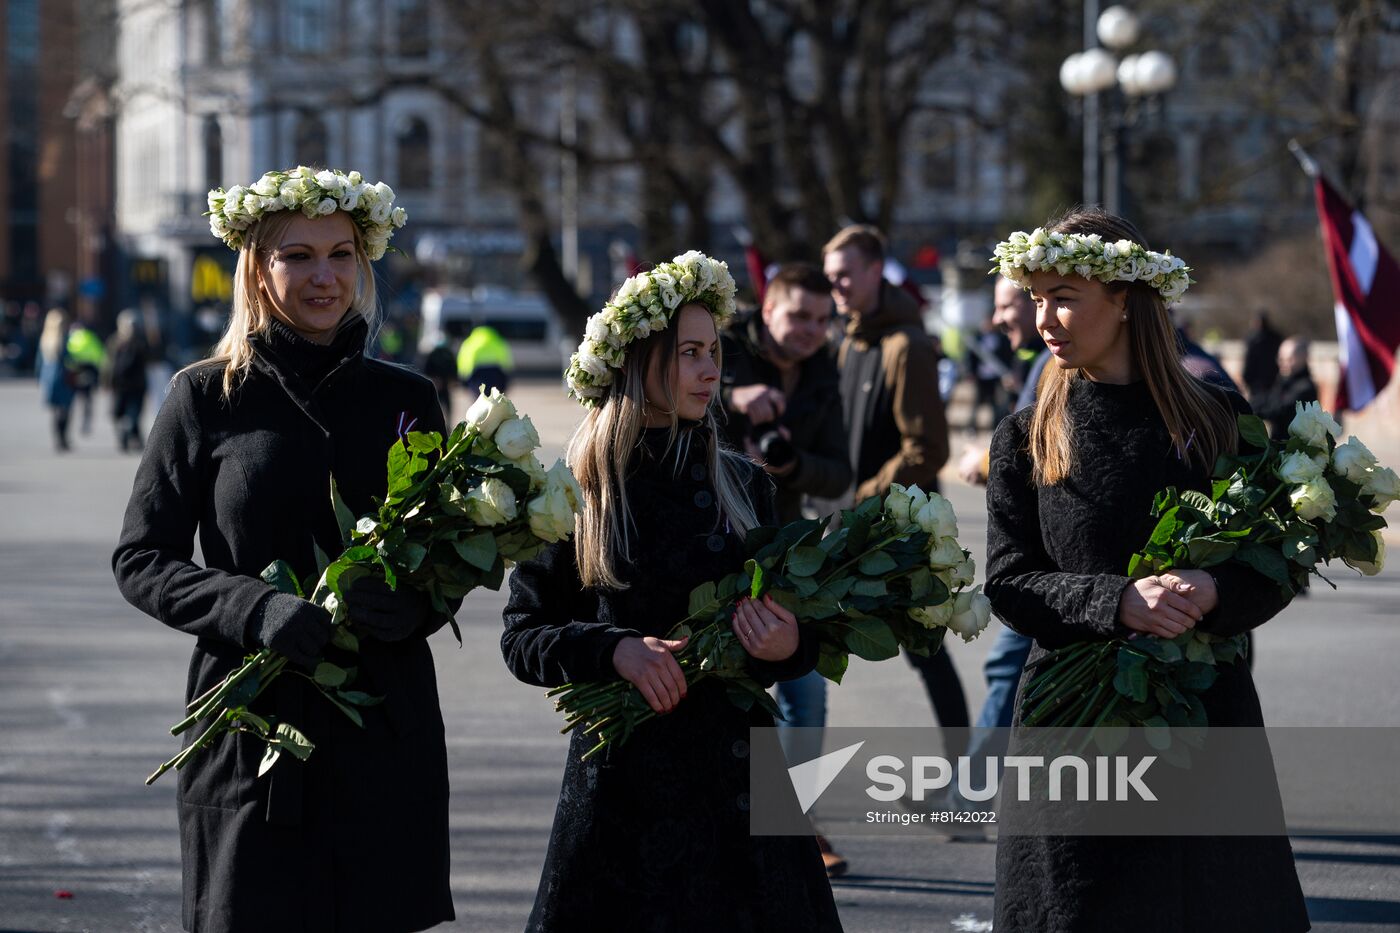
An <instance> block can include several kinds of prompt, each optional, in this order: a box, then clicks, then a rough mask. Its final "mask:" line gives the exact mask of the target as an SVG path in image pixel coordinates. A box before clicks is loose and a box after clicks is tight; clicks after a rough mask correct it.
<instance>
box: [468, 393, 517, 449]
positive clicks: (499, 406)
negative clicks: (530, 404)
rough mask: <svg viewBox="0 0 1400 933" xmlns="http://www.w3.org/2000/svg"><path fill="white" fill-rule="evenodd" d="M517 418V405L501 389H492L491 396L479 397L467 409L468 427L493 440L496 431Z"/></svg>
mask: <svg viewBox="0 0 1400 933" xmlns="http://www.w3.org/2000/svg"><path fill="white" fill-rule="evenodd" d="M514 417H515V405H513V404H512V403H511V400H510V399H508V398H506V397H505V396H504V395H502V394H501V390H500V389H492V390H491V392H490V394H487V395H478V396H477V397H476V401H475V402H472V406H471V407H470V408H468V409H467V417H466V422H467V427H469V428H476V429H477V431H478V432H479V433H480V434H481V436H482V437H484V438H487V439H488V440H489V439H490V438H492V437H493V436H494V435H495V433H496V429H497V428H499V427H500V426H501V425H502V424H503V423H504V422H506V421H509V420H510V419H511V418H514Z"/></svg>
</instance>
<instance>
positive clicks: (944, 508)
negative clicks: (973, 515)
mask: <svg viewBox="0 0 1400 933" xmlns="http://www.w3.org/2000/svg"><path fill="white" fill-rule="evenodd" d="M913 518H914V521H915V522H917V523H918V525H919V527H920V528H921V529H922V530H924V531H926V532H928V533H929V534H931V535H933V536H934V537H936V538H956V537H957V536H958V517H957V515H955V514H954V513H953V506H952V505H951V504H950V503H949V502H948V500H947V499H945V498H943V497H942V496H940V495H939V494H938V493H936V492H935V493H930V494H929V497H928V499H927V500H926V501H925V502H924V504H923V505H921V506H919V508H918V510H917V511H915V513H914V516H913Z"/></svg>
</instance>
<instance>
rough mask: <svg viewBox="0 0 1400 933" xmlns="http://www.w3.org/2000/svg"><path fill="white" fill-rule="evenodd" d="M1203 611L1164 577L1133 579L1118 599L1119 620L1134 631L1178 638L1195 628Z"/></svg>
mask: <svg viewBox="0 0 1400 933" xmlns="http://www.w3.org/2000/svg"><path fill="white" fill-rule="evenodd" d="M1207 576H1209V574H1207ZM1202 615H1204V613H1203V612H1202V611H1201V609H1200V607H1199V606H1197V605H1196V603H1194V602H1192V601H1191V600H1190V599H1189V598H1187V596H1185V595H1183V594H1182V593H1180V592H1178V591H1177V589H1176V583H1173V582H1169V581H1168V580H1167V579H1165V578H1163V577H1145V578H1143V579H1141V580H1134V581H1133V582H1132V583H1131V584H1130V585H1128V586H1127V587H1125V588H1124V590H1123V595H1122V596H1120V597H1119V598H1118V621H1120V622H1122V623H1123V625H1124V626H1125V627H1127V628H1130V629H1132V630H1133V631H1134V632H1141V633H1142V634H1144V635H1157V636H1160V637H1162V638H1175V637H1176V636H1178V635H1180V634H1181V633H1182V632H1184V631H1186V630H1187V629H1190V628H1195V627H1196V623H1197V622H1199V621H1201V616H1202Z"/></svg>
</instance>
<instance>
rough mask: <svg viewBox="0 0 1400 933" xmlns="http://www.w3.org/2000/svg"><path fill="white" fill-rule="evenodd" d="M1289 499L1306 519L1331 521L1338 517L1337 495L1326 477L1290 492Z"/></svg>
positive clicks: (1299, 514)
mask: <svg viewBox="0 0 1400 933" xmlns="http://www.w3.org/2000/svg"><path fill="white" fill-rule="evenodd" d="M1288 501H1289V502H1292V503H1293V511H1295V512H1297V513H1298V517H1299V518H1301V519H1303V520H1304V521H1309V522H1310V521H1312V520H1313V519H1317V518H1321V519H1325V520H1326V521H1329V522H1330V521H1332V519H1334V518H1336V517H1337V497H1336V495H1335V494H1334V493H1333V492H1332V487H1331V486H1329V485H1327V481H1326V480H1325V479H1317V480H1314V481H1313V482H1311V483H1308V484H1307V485H1305V486H1299V487H1297V488H1296V489H1294V490H1293V491H1292V492H1290V493H1289V494H1288Z"/></svg>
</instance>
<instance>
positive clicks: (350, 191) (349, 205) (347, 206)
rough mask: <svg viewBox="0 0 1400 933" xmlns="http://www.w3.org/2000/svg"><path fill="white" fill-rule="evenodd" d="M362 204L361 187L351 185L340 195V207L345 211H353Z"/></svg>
mask: <svg viewBox="0 0 1400 933" xmlns="http://www.w3.org/2000/svg"><path fill="white" fill-rule="evenodd" d="M359 205H360V187H359V186H358V185H351V186H349V187H348V188H346V189H345V191H344V193H343V194H341V196H340V209H341V210H343V211H353V210H354V209H355V208H356V207H359Z"/></svg>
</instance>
